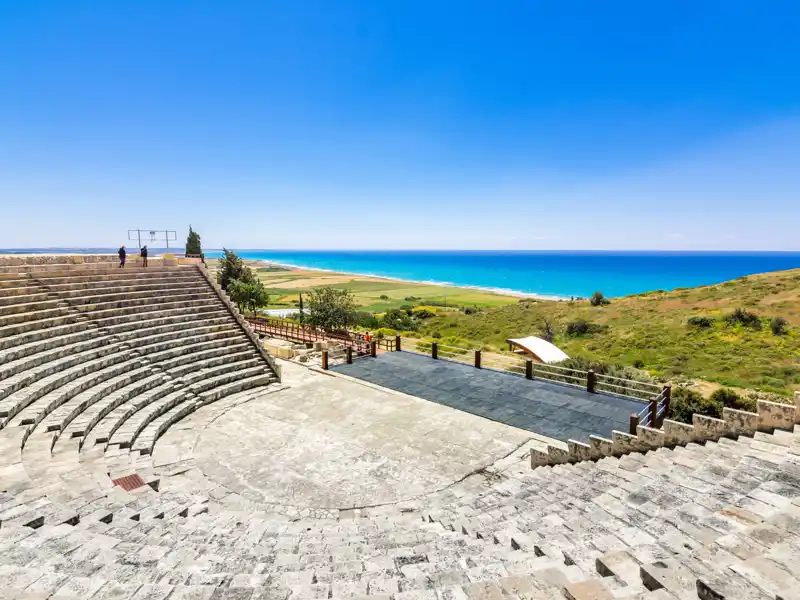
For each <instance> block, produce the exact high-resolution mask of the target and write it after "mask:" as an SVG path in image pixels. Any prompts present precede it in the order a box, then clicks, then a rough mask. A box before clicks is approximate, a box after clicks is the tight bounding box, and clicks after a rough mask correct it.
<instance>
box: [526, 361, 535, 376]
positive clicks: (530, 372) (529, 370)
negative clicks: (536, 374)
mask: <svg viewBox="0 0 800 600" xmlns="http://www.w3.org/2000/svg"><path fill="white" fill-rule="evenodd" d="M525 379H533V361H532V360H526V361H525Z"/></svg>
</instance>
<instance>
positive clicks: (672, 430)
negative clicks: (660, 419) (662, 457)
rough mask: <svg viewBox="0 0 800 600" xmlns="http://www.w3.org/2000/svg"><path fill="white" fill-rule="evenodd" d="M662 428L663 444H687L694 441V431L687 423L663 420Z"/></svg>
mask: <svg viewBox="0 0 800 600" xmlns="http://www.w3.org/2000/svg"><path fill="white" fill-rule="evenodd" d="M663 428H664V443H665V444H668V445H674V444H688V443H689V442H693V441H694V440H695V429H694V427H693V426H692V425H689V424H688V423H681V422H680V421H673V420H671V419H664V424H663Z"/></svg>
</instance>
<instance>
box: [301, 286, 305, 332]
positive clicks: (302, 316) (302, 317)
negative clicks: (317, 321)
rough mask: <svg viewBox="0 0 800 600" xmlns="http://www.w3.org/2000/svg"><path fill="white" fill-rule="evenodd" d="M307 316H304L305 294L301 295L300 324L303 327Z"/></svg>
mask: <svg viewBox="0 0 800 600" xmlns="http://www.w3.org/2000/svg"><path fill="white" fill-rule="evenodd" d="M304 318H305V314H303V294H302V292H301V293H300V324H301V325H302V323H303V319H304Z"/></svg>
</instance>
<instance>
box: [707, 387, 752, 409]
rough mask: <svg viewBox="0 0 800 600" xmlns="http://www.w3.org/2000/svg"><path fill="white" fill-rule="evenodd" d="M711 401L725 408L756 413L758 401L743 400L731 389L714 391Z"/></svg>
mask: <svg viewBox="0 0 800 600" xmlns="http://www.w3.org/2000/svg"><path fill="white" fill-rule="evenodd" d="M711 400H713V401H714V402H718V403H720V404H722V406H724V407H725V408H735V409H736V410H746V411H748V412H756V401H755V400H754V399H753V398H743V397H741V396H740V395H739V394H737V393H736V392H734V391H733V390H732V389H730V388H720V389H718V390H714V393H713V394H711Z"/></svg>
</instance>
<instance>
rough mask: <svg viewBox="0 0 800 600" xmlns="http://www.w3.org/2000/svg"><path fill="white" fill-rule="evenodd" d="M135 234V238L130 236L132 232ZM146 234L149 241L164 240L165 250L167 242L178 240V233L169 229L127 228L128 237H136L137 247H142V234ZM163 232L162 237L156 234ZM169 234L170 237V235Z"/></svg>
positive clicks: (130, 238)
mask: <svg viewBox="0 0 800 600" xmlns="http://www.w3.org/2000/svg"><path fill="white" fill-rule="evenodd" d="M134 233H135V234H136V238H133V237H132V234H134ZM143 233H144V234H147V235H148V236H149V237H150V243H151V244H152V243H154V242H164V243H165V244H166V245H167V250H169V243H170V242H177V241H178V233H177V232H175V231H172V230H171V229H128V239H129V240H131V241H132V240H134V239H136V240H137V242H138V244H139V246H138V247H139V248H141V247H142V234H143ZM160 233H163V234H164V236H163V237H159V236H158V234H160ZM170 236H171V237H170Z"/></svg>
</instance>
